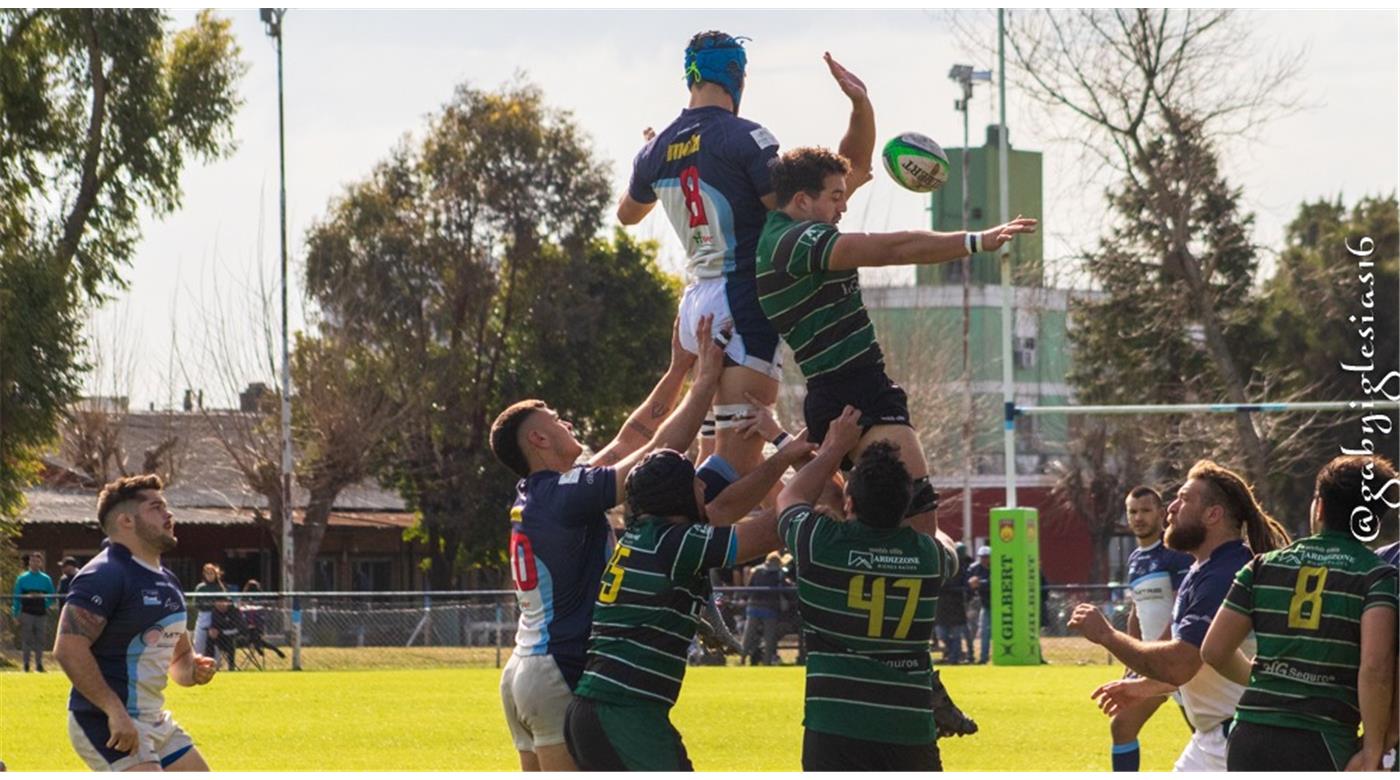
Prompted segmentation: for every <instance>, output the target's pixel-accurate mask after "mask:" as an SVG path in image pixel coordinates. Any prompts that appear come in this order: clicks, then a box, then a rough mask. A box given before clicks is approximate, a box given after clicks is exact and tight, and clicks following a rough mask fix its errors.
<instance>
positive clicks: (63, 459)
mask: <svg viewBox="0 0 1400 780" xmlns="http://www.w3.org/2000/svg"><path fill="white" fill-rule="evenodd" d="M188 406H189V407H190V410H189V411H181V412H129V411H128V410H127V407H126V403H125V399H119V398H118V399H100V400H99V399H90V400H88V401H87V402H86V403H84V404H81V405H80V408H79V409H78V410H75V414H74V423H73V424H72V425H71V426H69V429H68V430H65V431H64V437H63V443H62V444H61V445H60V446H59V447H58V448H57V449H56V450H55V451H54V452H51V453H49V454H48V456H47V457H46V458H45V460H44V469H43V479H42V482H41V484H40V485H38V486H36V487H34V488H32V489H30V490H28V491H26V494H25V498H26V501H27V506H26V508H25V510H24V513H23V514H22V515H21V517H20V529H21V532H20V536H19V538H18V539H16V540H15V541H16V546H17V547H18V549H19V551H20V552H21V553H26V554H27V553H29V552H42V553H44V557H45V567H46V569H47V570H48V572H49V574H50V576H52V577H54V580H55V582H56V581H57V579H58V575H59V572H58V562H59V560H61V559H62V558H63V557H64V556H66V555H72V556H75V557H77V558H78V560H79V561H80V562H86V560H87V559H88V558H90V557H91V556H93V555H95V554H96V553H97V551H98V550H99V548H100V545H101V543H102V539H103V535H102V533H101V531H100V530H99V529H98V526H97V519H96V508H97V493H98V491H99V490H100V489H101V486H102V484H103V483H104V482H105V481H107V480H109V479H114V478H116V477H118V476H120V475H121V474H122V473H123V472H125V473H132V474H135V473H146V472H148V471H154V472H155V473H158V474H161V475H162V478H164V479H166V481H167V483H168V485H167V488H166V490H165V495H166V498H167V500H168V501H169V503H170V507H171V510H172V512H173V513H174V515H175V523H176V529H175V535H176V537H177V538H178V539H179V546H178V547H177V548H176V549H175V550H174V552H173V553H171V554H169V555H166V556H163V562H164V564H165V565H166V566H167V567H169V568H170V569H171V571H173V572H174V573H175V574H176V576H178V577H179V578H180V581H181V582H182V583H183V584H184V585H185V586H186V587H187V588H188V589H193V588H194V585H195V584H197V583H198V582H199V579H200V575H199V571H200V568H201V566H202V565H203V564H204V563H206V562H213V563H216V564H219V565H220V566H222V567H223V569H224V571H225V583H226V584H227V585H229V586H230V587H240V588H241V587H242V586H243V585H244V584H245V583H246V582H247V581H248V580H250V579H256V580H258V581H259V582H260V583H261V584H262V586H263V589H264V590H278V589H280V588H281V564H280V557H279V554H278V549H279V540H280V538H281V535H280V533H279V532H278V530H277V525H276V520H275V518H269V517H268V516H267V501H266V500H265V499H264V498H263V497H262V496H261V495H258V494H257V493H255V492H254V491H252V490H251V489H249V488H248V486H247V484H246V482H245V480H244V478H243V474H242V472H241V471H240V469H239V466H238V463H237V461H236V460H235V458H234V456H233V455H232V454H231V453H230V447H229V446H226V442H231V443H233V444H235V446H246V445H247V444H248V442H249V441H251V439H249V438H247V437H249V436H250V435H251V434H252V432H253V430H254V429H253V428H252V427H251V426H253V425H254V424H255V422H256V421H257V420H258V419H259V418H258V417H257V416H256V415H254V414H250V413H248V412H244V411H205V410H202V409H197V408H195V407H194V405H193V404H189V405H188ZM307 498H308V496H307V494H306V491H305V490H303V489H302V488H300V487H299V486H295V485H294V487H293V501H292V503H293V507H294V510H293V522H294V523H295V524H297V525H298V526H300V525H302V523H303V522H304V519H305V507H306V504H307ZM413 524H414V516H413V514H412V513H411V512H408V511H407V510H406V509H405V506H404V502H403V500H402V499H401V498H400V497H399V496H398V495H397V494H396V493H393V492H391V491H387V490H384V489H382V488H380V487H378V486H377V485H375V484H374V483H373V482H371V481H367V482H362V483H360V484H357V485H355V486H353V487H351V488H349V489H347V490H344V491H342V492H341V494H340V495H339V496H338V497H337V499H336V501H335V504H334V506H333V508H332V511H331V515H330V518H329V522H328V525H327V528H326V532H325V535H324V537H323V539H322V541H321V546H320V550H319V552H318V554H317V556H316V559H315V563H314V573H313V577H312V588H313V589H314V590H318V591H330V590H372V591H385V590H419V589H422V588H423V587H424V586H425V579H424V577H423V574H422V572H421V571H420V569H419V568H418V566H417V565H416V564H417V561H418V560H420V559H421V558H422V557H424V556H425V555H426V551H425V550H424V549H423V547H422V544H421V543H420V542H412V541H407V540H406V539H405V533H404V532H405V531H406V530H408V529H409V528H411V527H412V526H413Z"/></svg>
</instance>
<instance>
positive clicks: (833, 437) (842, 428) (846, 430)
mask: <svg viewBox="0 0 1400 780" xmlns="http://www.w3.org/2000/svg"><path fill="white" fill-rule="evenodd" d="M860 434H861V430H860V410H859V409H857V408H855V407H854V406H849V405H848V406H846V408H845V409H843V410H842V411H841V416H840V417H837V418H836V419H835V420H832V421H831V425H830V426H828V427H827V429H826V438H825V439H823V440H822V446H821V449H822V451H824V452H825V451H835V452H839V453H841V454H842V455H845V454H846V453H848V452H850V451H851V450H853V449H855V447H856V444H858V443H859V442H860Z"/></svg>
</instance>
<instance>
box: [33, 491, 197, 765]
mask: <svg viewBox="0 0 1400 780" xmlns="http://www.w3.org/2000/svg"><path fill="white" fill-rule="evenodd" d="M161 488H162V485H161V481H160V477H157V476H155V475H154V474H146V475H143V476H135V477H125V478H123V479H119V480H117V481H115V482H109V483H108V484H107V485H106V486H104V487H103V488H102V492H101V493H100V494H99V495H98V497H97V522H98V524H99V525H100V526H101V528H102V532H103V533H105V534H106V535H107V541H106V547H105V548H104V549H103V550H102V551H101V552H99V553H98V554H97V555H96V556H95V557H93V559H92V560H91V561H88V564H87V565H86V566H84V567H83V568H82V570H81V571H79V572H78V574H77V576H75V577H74V578H73V583H72V585H71V586H70V588H69V590H68V598H67V601H65V602H64V605H63V612H62V613H61V615H60V617H59V625H58V639H57V641H56V642H55V643H54V657H55V658H56V659H58V662H59V664H60V665H62V666H63V671H64V673H65V674H67V675H68V679H70V680H72V682H73V692H72V694H71V695H70V696H69V697H68V710H69V712H68V736H69V739H71V740H72V743H73V749H74V750H76V751H77V752H78V755H79V756H80V757H81V758H82V759H83V761H85V762H86V763H87V765H88V766H89V767H92V769H94V770H96V771H113V772H121V771H128V770H135V771H142V772H158V771H162V770H164V771H176V772H189V771H208V769H209V766H208V765H207V764H206V763H204V758H203V757H202V756H200V754H199V751H198V750H196V749H195V747H194V741H193V740H191V739H190V736H189V735H188V734H186V733H185V731H184V730H183V729H181V728H180V726H179V724H177V723H176V722H175V720H174V718H172V717H171V715H170V712H169V711H167V710H165V709H164V707H165V686H166V683H167V682H168V681H169V680H174V681H175V684H176V685H184V686H190V685H204V684H206V683H208V682H209V681H210V680H212V679H214V671H215V664H214V659H212V658H206V657H204V656H201V655H195V652H194V648H193V646H192V645H191V644H190V635H189V631H187V630H186V629H185V596H184V592H183V591H182V590H181V588H180V581H179V580H177V579H175V575H174V574H171V573H170V570H169V569H166V568H164V567H162V566H161V565H160V556H161V554H162V553H167V552H170V551H171V550H173V549H175V544H176V539H175V518H174V517H173V516H172V515H171V514H170V509H169V508H168V507H167V506H166V503H165V497H164V496H163V495H161Z"/></svg>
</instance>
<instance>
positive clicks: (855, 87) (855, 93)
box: [822, 52, 870, 104]
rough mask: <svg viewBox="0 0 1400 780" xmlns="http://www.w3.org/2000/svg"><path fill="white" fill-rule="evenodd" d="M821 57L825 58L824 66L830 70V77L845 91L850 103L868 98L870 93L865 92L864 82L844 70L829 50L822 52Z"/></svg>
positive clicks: (861, 101)
mask: <svg viewBox="0 0 1400 780" xmlns="http://www.w3.org/2000/svg"><path fill="white" fill-rule="evenodd" d="M822 59H824V60H826V67H827V69H829V70H830V71H831V77H832V78H834V79H836V84H837V86H839V87H841V91H842V92H844V93H846V97H848V98H850V99H851V102H852V103H856V104H860V103H865V102H866V101H868V100H870V95H869V94H868V93H867V92H866V89H865V82H864V81H861V80H860V79H859V78H858V77H857V76H856V74H854V73H852V72H850V71H849V70H846V68H845V67H844V66H842V65H841V63H839V62H837V61H836V58H835V57H832V56H831V52H824V53H823V54H822Z"/></svg>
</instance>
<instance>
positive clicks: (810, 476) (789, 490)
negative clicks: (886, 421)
mask: <svg viewBox="0 0 1400 780" xmlns="http://www.w3.org/2000/svg"><path fill="white" fill-rule="evenodd" d="M858 441H860V410H859V409H857V408H855V407H854V406H847V407H846V408H845V409H844V410H843V411H842V412H841V416H840V417H837V418H836V419H835V420H833V421H832V422H831V427H829V428H828V429H827V431H826V438H825V439H823V440H822V445H821V447H819V448H818V449H817V456H816V457H815V458H812V460H810V461H808V462H807V465H805V466H803V467H802V468H801V469H800V470H799V471H798V472H797V475H796V476H794V477H793V478H792V480H791V481H790V482H788V483H787V484H786V485H784V486H783V489H782V491H781V492H779V493H778V514H782V513H783V512H785V511H787V509H788V508H789V507H793V506H797V505H798V504H815V503H816V502H817V499H819V498H821V495H822V489H823V488H825V487H826V484H827V481H828V480H830V479H831V475H832V474H835V473H836V469H837V467H838V466H840V465H841V459H842V458H844V457H846V453H848V452H850V451H851V448H853V447H855V446H856V442H858Z"/></svg>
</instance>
